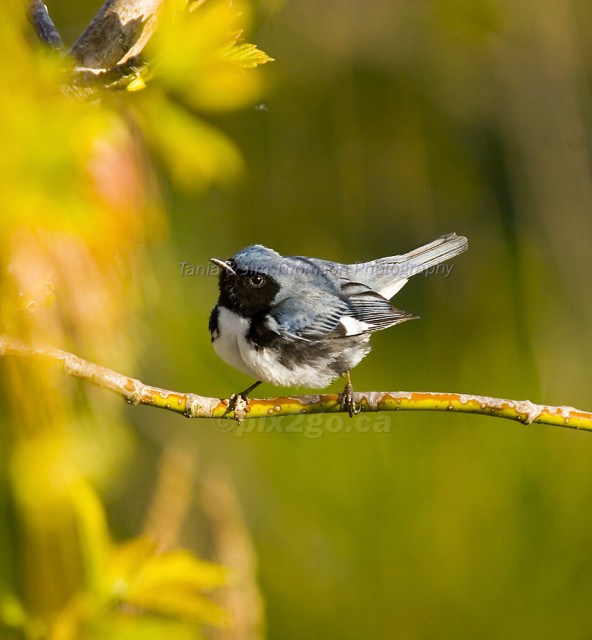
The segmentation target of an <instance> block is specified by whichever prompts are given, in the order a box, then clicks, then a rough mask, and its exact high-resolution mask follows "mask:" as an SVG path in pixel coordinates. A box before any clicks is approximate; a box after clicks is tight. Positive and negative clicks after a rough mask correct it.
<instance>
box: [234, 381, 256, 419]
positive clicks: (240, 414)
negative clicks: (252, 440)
mask: <svg viewBox="0 0 592 640" xmlns="http://www.w3.org/2000/svg"><path fill="white" fill-rule="evenodd" d="M260 384H261V381H260V380H258V381H257V382H255V383H254V384H252V385H251V386H250V387H248V388H247V389H245V390H244V391H241V392H239V393H233V394H232V395H231V396H230V398H228V409H227V410H226V411H227V412H229V411H232V412H233V413H234V419H235V420H236V421H237V422H242V421H243V420H244V419H245V418H246V417H247V413H249V393H251V391H253V389H255V388H257V387H258V386H259V385H260Z"/></svg>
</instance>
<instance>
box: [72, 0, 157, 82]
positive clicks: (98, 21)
mask: <svg viewBox="0 0 592 640" xmlns="http://www.w3.org/2000/svg"><path fill="white" fill-rule="evenodd" d="M163 5H164V0H107V2H105V4H104V5H103V6H102V7H101V8H100V9H99V12H98V13H97V15H96V16H95V17H94V18H93V19H92V21H91V23H90V24H89V25H88V27H87V28H86V29H85V31H84V33H83V34H82V35H81V36H80V37H79V38H78V40H77V41H76V42H75V43H74V45H73V47H72V49H71V51H70V53H71V54H72V56H73V57H74V59H75V61H76V63H77V64H78V65H79V66H80V67H84V68H87V69H96V70H97V71H99V70H107V69H112V68H113V67H116V66H118V65H121V64H124V63H125V62H127V60H129V59H130V58H134V57H137V56H139V55H140V54H141V53H142V50H143V49H144V47H145V46H146V43H147V42H148V40H149V39H150V37H151V36H152V33H153V32H154V29H155V28H156V24H157V21H158V17H159V14H160V11H161V9H162V7H163Z"/></svg>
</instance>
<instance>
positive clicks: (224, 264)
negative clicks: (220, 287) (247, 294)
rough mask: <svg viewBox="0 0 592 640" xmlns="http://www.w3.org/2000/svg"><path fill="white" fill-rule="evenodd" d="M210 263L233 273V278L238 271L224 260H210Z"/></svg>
mask: <svg viewBox="0 0 592 640" xmlns="http://www.w3.org/2000/svg"><path fill="white" fill-rule="evenodd" d="M210 262H212V263H213V264H215V265H216V266H217V267H220V268H221V269H225V270H226V271H228V273H231V274H232V275H233V276H235V275H236V271H235V270H234V269H233V268H232V267H231V266H230V264H229V263H228V262H224V260H218V258H210Z"/></svg>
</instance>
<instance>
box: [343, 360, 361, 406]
mask: <svg viewBox="0 0 592 640" xmlns="http://www.w3.org/2000/svg"><path fill="white" fill-rule="evenodd" d="M345 380H346V382H345V387H344V389H343V393H342V394H341V410H342V411H347V412H348V414H349V417H350V418H353V417H354V416H355V415H357V414H358V413H360V411H361V410H362V409H361V407H358V406H357V405H356V401H355V398H354V388H353V386H352V383H351V379H350V376H349V371H348V372H347V373H346V374H345Z"/></svg>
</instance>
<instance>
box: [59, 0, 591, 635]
mask: <svg viewBox="0 0 592 640" xmlns="http://www.w3.org/2000/svg"><path fill="white" fill-rule="evenodd" d="M99 4H100V3H97V2H83V1H80V2H77V3H72V2H66V1H61V0H53V1H52V2H48V5H49V7H50V10H51V11H52V15H53V17H54V19H55V21H56V23H57V25H58V28H59V29H60V31H61V33H62V35H63V36H64V38H65V39H66V40H69V41H70V42H71V41H73V40H74V39H75V38H76V36H77V34H78V33H79V32H80V31H81V30H82V28H84V26H85V24H86V22H87V20H88V19H89V18H90V17H91V16H92V15H93V13H94V11H95V10H96V8H97V5H99ZM591 30H592V5H590V4H588V3H583V2H579V1H578V0H543V1H542V2H539V3H532V2H529V1H528V0H512V1H510V0H501V1H499V0H447V1H443V0H374V1H373V2H369V3H359V2H351V1H349V0H341V1H340V2H333V1H331V0H324V1H322V2H313V1H312V0H299V1H298V2H278V1H275V2H271V1H270V2H260V3H259V4H258V5H257V12H256V29H255V31H254V32H253V33H251V34H250V35H249V40H250V41H251V42H255V43H256V44H257V45H258V46H259V47H260V48H262V49H263V50H264V51H266V52H267V53H268V54H269V55H271V56H272V57H273V58H274V59H275V62H274V63H273V65H271V66H270V65H268V66H267V67H266V68H265V70H264V76H265V78H266V83H267V91H266V94H265V96H264V97H263V99H262V101H261V104H259V105H257V106H256V107H251V108H247V109H243V110H242V111H240V112H235V113H232V114H228V115H224V116H220V115H216V116H210V119H211V121H212V122H213V123H215V124H216V125H217V126H218V127H220V128H221V129H222V130H224V131H225V132H227V133H228V134H229V136H230V137H231V138H232V139H233V140H234V141H235V142H236V143H237V145H238V147H239V148H240V150H241V153H242V156H243V158H244V161H245V171H244V174H243V176H242V178H241V179H240V181H239V182H238V183H236V184H235V185H234V186H233V187H228V188H221V187H214V188H211V189H209V190H207V191H205V192H203V191H201V192H197V193H195V192H194V193H191V192H187V191H181V190H179V189H177V188H176V187H175V186H174V185H173V183H172V182H170V181H169V177H168V175H167V173H166V172H164V171H163V172H162V175H161V176H160V179H161V180H162V182H163V185H164V199H165V203H166V207H167V210H168V214H169V219H170V223H169V226H170V232H169V234H168V236H167V237H166V238H165V239H163V240H160V241H156V242H152V243H151V245H150V246H149V247H148V248H147V252H148V263H149V265H150V272H149V273H146V274H143V273H139V274H138V275H137V278H138V281H137V283H136V286H137V288H138V290H141V291H142V292H143V296H144V297H145V299H146V301H147V310H146V311H145V312H144V315H143V317H142V327H141V329H140V330H139V332H138V336H139V337H138V340H140V341H141V343H140V345H139V346H140V347H141V353H142V355H141V357H140V362H141V364H140V366H139V367H138V369H137V370H136V371H127V373H130V374H133V375H137V377H139V378H141V379H142V380H143V381H145V382H147V383H150V384H154V385H158V386H161V387H165V388H170V389H177V390H185V391H195V392H197V393H200V394H203V395H214V396H222V397H225V396H228V395H229V394H230V393H232V392H235V391H237V390H239V389H242V388H244V387H245V386H247V385H248V384H250V381H249V380H247V379H245V377H244V376H243V375H242V374H240V373H238V372H236V371H234V370H232V369H231V368H229V367H228V366H227V365H225V364H224V363H222V362H220V361H219V360H218V359H217V357H216V356H215V354H214V353H213V350H212V348H211V345H210V340H209V335H208V331H207V320H208V315H209V311H210V309H211V307H212V306H213V304H214V303H215V300H216V297H217V285H216V281H215V278H213V277H203V276H200V277H181V276H180V267H179V264H180V263H181V262H186V263H191V264H194V265H203V264H205V263H206V261H207V259H208V257H210V256H217V257H220V258H225V257H229V256H231V255H232V254H233V253H234V252H235V251H237V250H238V249H240V248H242V247H244V246H246V245H248V244H251V243H262V244H265V245H267V246H270V247H273V248H274V249H276V250H277V251H279V252H280V253H284V254H288V255H294V254H297V255H310V256H317V257H323V258H326V259H332V260H336V261H341V262H348V261H349V262H355V261H360V260H368V259H372V258H375V257H378V256H384V255H392V254H396V253H403V252H406V251H408V250H410V249H412V248H414V247H416V246H419V245H420V244H423V243H425V242H428V241H430V240H432V239H434V238H436V237H437V236H439V235H442V234H444V233H448V232H452V231H455V232H456V233H459V234H462V235H466V236H467V237H468V238H469V251H468V252H467V253H466V254H464V255H462V256H460V257H458V258H457V259H456V260H455V261H454V268H453V270H452V273H451V274H450V276H449V277H448V278H444V277H443V276H442V275H435V276H432V277H428V278H426V277H423V276H417V277H416V278H415V279H413V280H412V281H411V282H410V283H409V284H408V285H407V287H406V288H405V289H404V290H403V291H402V292H401V293H400V294H398V296H397V298H396V300H395V304H396V305H397V306H399V307H400V308H403V309H405V310H408V311H412V312H415V313H417V314H419V315H420V316H421V319H420V320H419V321H415V322H410V323H407V324H404V325H403V326H401V327H398V328H395V329H393V330H390V331H386V332H383V333H381V334H379V335H376V336H375V338H374V340H373V352H372V353H371V355H370V356H369V357H368V358H367V359H366V360H364V362H363V363H362V364H361V365H360V366H359V367H358V368H357V369H356V370H355V372H354V375H353V382H354V387H355V388H356V389H357V390H399V389H401V390H429V391H460V392H466V393H478V394H482V395H490V396H500V397H508V398H514V399H523V398H529V399H530V400H532V401H533V402H541V403H548V404H565V405H574V406H577V407H580V408H582V409H590V408H592V399H591V398H590V393H589V387H590V384H589V379H590V374H589V367H590V362H591V357H592V294H591V292H590V291H591V290H590V284H589V283H590V274H591V273H592V252H591V251H590V243H591V241H592V188H591V182H590V177H591V158H592V155H591V152H592V146H591V139H590V134H591V131H590V122H591V117H592V95H591V92H590V81H591V73H592V58H591V55H592V45H591V42H592V39H591V38H590V33H591ZM80 355H85V354H80ZM101 364H104V365H106V366H114V363H112V362H109V361H102V362H101ZM340 384H341V383H338V384H336V385H335V390H339V388H340ZM258 391H259V390H258ZM99 393H100V392H99ZM260 393H261V394H263V395H273V394H276V393H279V391H278V390H276V389H274V388H272V387H270V386H267V385H266V386H263V387H261V389H260ZM125 419H126V420H127V421H128V422H129V423H131V424H133V426H134V429H133V436H125V438H124V439H123V440H124V443H123V444H122V443H118V444H117V446H121V447H122V449H123V450H125V451H127V453H126V455H125V457H124V456H123V454H122V461H121V462H120V463H117V464H115V466H114V468H113V469H112V470H111V472H110V477H109V481H108V482H104V483H103V487H102V489H101V491H102V497H103V500H104V502H105V504H106V506H107V514H108V519H109V522H110V525H111V528H112V530H113V531H114V532H115V535H116V537H118V538H122V539H123V538H125V537H128V536H131V535H135V534H136V533H137V532H138V530H139V529H141V528H142V526H143V524H144V519H145V517H146V511H147V510H148V509H149V504H150V500H151V497H152V491H153V488H154V484H155V482H156V480H155V478H156V476H157V471H158V467H159V464H160V463H159V460H160V458H161V454H162V451H163V450H165V449H169V448H170V447H171V446H172V447H177V448H178V449H180V450H185V451H189V452H191V458H192V461H193V462H192V464H194V465H196V467H195V470H194V476H195V479H194V480H192V482H194V483H195V484H194V485H192V489H191V498H190V500H189V506H188V512H187V517H186V518H185V520H184V524H183V526H182V530H181V532H180V534H179V537H180V540H181V541H182V542H183V544H184V545H185V546H189V547H191V548H194V549H196V550H197V551H199V552H200V553H201V554H202V555H206V556H207V555H208V550H209V548H210V542H209V539H208V535H207V533H205V530H206V529H207V528H206V527H204V525H203V522H202V520H203V514H202V512H203V510H204V505H203V499H202V498H200V496H201V495H202V492H201V488H200V487H201V483H202V481H204V479H206V480H207V478H208V477H211V475H212V474H216V473H220V472H221V470H223V472H224V473H225V474H228V476H229V477H230V478H231V482H232V486H233V487H234V490H235V491H236V493H237V496H238V500H239V502H240V506H241V512H242V517H243V518H244V524H245V525H246V530H247V531H248V536H249V537H250V539H251V540H252V542H253V545H254V549H255V551H256V558H257V564H258V583H259V586H260V589H261V593H262V596H263V600H264V607H265V620H266V627H267V637H268V638H270V640H296V639H298V640H301V639H302V638H307V639H309V640H314V639H317V638H318V639H319V640H321V639H322V640H329V639H333V638H335V639H339V640H368V639H369V638H373V639H386V638H393V637H399V638H403V639H405V640H420V639H421V640H424V639H425V640H427V639H433V638H438V639H445V638H480V639H488V638H492V639H493V638H504V639H512V638H516V639H518V638H531V637H537V638H541V639H543V638H545V639H554V638H559V637H561V638H566V639H570V640H575V639H582V640H584V639H587V638H590V637H591V636H592V614H591V613H590V612H591V603H592V583H591V581H590V579H589V577H590V573H591V570H592V552H591V551H590V550H589V548H588V547H589V544H588V542H589V540H590V538H591V537H592V512H591V511H590V504H591V502H592V472H591V469H592V464H591V463H592V439H591V436H590V434H586V433H577V432H575V431H570V430H563V429H557V428H551V427H541V426H530V427H524V426H521V425H518V424H513V423H512V422H509V421H502V420H494V419H486V418H483V417H475V416H466V415H465V416H459V415H444V414H442V413H433V414H429V413H417V414H414V413H406V414H393V415H389V416H387V417H386V418H382V419H381V420H382V422H380V423H378V422H376V423H374V422H373V423H368V418H367V417H365V416H358V417H357V418H355V419H354V420H353V421H351V422H350V421H349V420H348V419H345V418H344V419H340V418H335V417H332V418H328V419H327V420H326V421H325V420H324V419H322V418H316V417H315V418H310V419H306V420H304V419H294V420H289V419H282V420H280V421H279V423H272V422H265V421H255V422H253V423H248V422H247V423H245V424H244V425H243V426H242V427H237V426H235V425H232V424H230V423H215V422H212V421H206V420H204V421H198V420H195V421H191V422H187V421H183V420H182V419H180V418H179V417H178V416H176V415H173V414H168V413H166V412H159V411H156V410H152V409H149V408H145V407H127V408H126V409H125ZM378 424H380V426H381V428H380V429H378V427H377V425H378ZM312 427H315V430H312ZM368 429H369V430H368ZM126 438H127V439H129V442H128V441H127V440H126Z"/></svg>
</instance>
